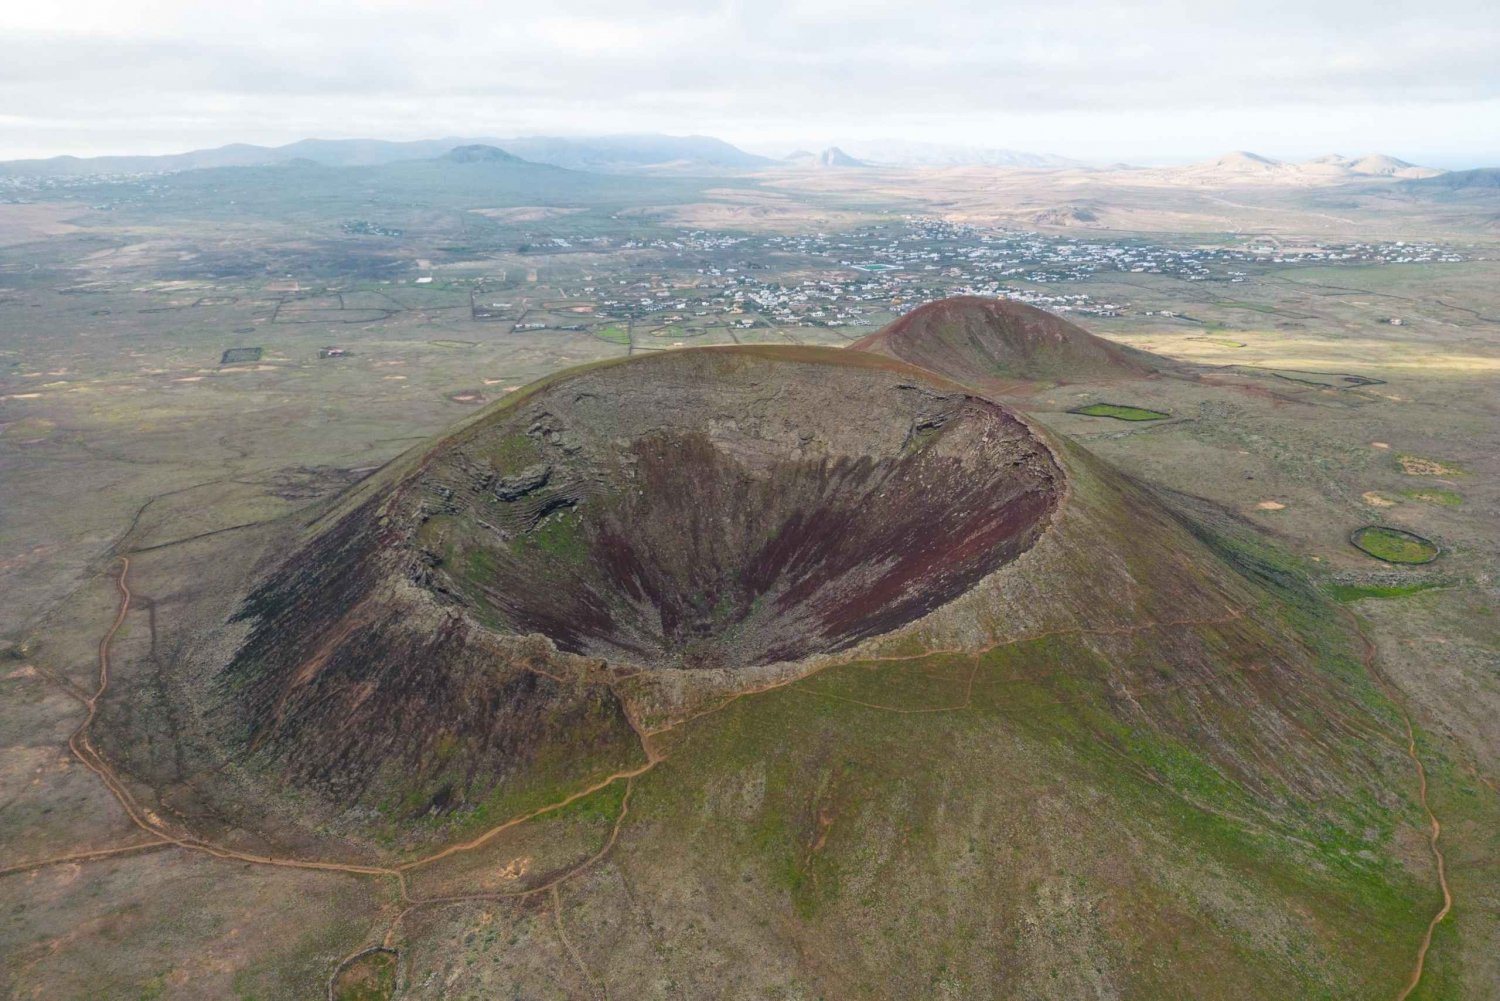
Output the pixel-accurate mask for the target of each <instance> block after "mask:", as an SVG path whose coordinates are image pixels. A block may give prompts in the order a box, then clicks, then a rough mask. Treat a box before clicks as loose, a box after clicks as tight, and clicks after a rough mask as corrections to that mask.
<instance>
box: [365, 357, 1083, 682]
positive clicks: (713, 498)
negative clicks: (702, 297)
mask: <svg viewBox="0 0 1500 1001" xmlns="http://www.w3.org/2000/svg"><path fill="white" fill-rule="evenodd" d="M929 378H930V377H924V376H922V375H920V374H918V373H917V372H916V371H915V370H911V369H909V368H907V367H906V366H903V365H900V364H897V363H893V362H890V361H889V360H887V359H880V358H874V357H870V356H864V355H853V354H850V353H844V352H839V351H835V350H829V349H802V350H789V349H776V350H771V349H763V350H757V349H705V350H695V351H678V352H671V353H666V354H663V355H659V356H655V357H647V358H642V359H637V360H632V361H629V362H625V363H620V364H613V365H608V366H604V367H600V368H596V369H592V370H586V371H583V372H580V373H572V374H565V375H563V376H562V377H560V378H558V379H557V380H555V381H553V382H551V383H548V384H545V385H543V386H541V387H540V388H536V389H533V390H531V391H528V392H527V393H525V394H523V397H522V398H521V399H520V400H519V401H518V402H516V403H513V404H506V405H502V406H501V407H500V408H498V409H497V410H495V411H494V412H492V413H490V414H487V415H484V416H482V417H481V418H479V419H478V420H477V421H476V422H475V423H474V424H472V425H470V426H469V427H467V428H465V429H464V430H462V431H460V432H459V433H457V434H455V435H454V436H452V437H450V438H448V439H446V440H445V441H444V442H443V443H442V444H440V445H439V446H438V447H437V448H436V449H434V450H433V451H431V452H429V453H428V454H427V456H426V457H425V458H424V459H423V460H422V463H421V465H420V467H419V469H418V470H417V471H416V472H415V473H413V474H411V475H409V476H408V477H407V478H406V479H405V480H403V481H401V483H400V484H399V485H398V486H397V491H396V494H395V502H396V506H395V509H394V510H392V509H389V508H388V513H396V514H397V515H398V516H400V517H404V518H405V519H407V521H406V524H408V525H409V526H412V528H411V530H410V531H409V532H408V533H407V535H406V543H405V545H406V547H407V548H408V549H409V550H410V552H409V556H410V558H411V560H412V570H411V576H412V578H413V579H415V580H418V581H421V582H423V583H424V584H425V586H427V587H429V588H431V589H433V590H435V591H438V592H441V593H442V594H443V595H444V596H445V599H447V600H457V601H459V602H461V603H462V604H463V605H465V606H467V608H468V609H469V611H470V613H471V614H472V615H473V616H474V617H475V618H476V619H478V621H480V622H481V623H483V624H485V625H486V626H488V627H490V628H492V629H495V630H497V631H501V632H514V633H541V634H544V635H545V636H547V637H549V638H550V639H551V640H552V641H553V642H554V643H555V644H556V645H557V646H558V647H559V648H560V649H562V650H566V651H569V652H574V653H580V654H588V655H594V656H601V657H606V658H609V659H612V660H620V661H626V662H630V663H635V664H640V665H643V666H657V667H682V668H718V667H729V668H733V667H743V666H748V665H755V664H765V663H772V662H777V661H789V660H799V659H802V658H804V657H807V656H810V655H814V654H820V653H827V652H832V651H836V650H839V649H842V648H845V647H848V646H850V645H852V644H854V643H857V642H858V641H860V640H862V639H865V638H867V637H870V636H874V635H878V634H881V633H885V632H889V631H891V630H893V629H895V628H897V627H899V626H902V625H904V624H906V623H908V622H911V621H913V620H915V619H917V618H919V617H921V616H923V615H926V614H927V613H928V612H931V611H932V610H934V609H935V608H937V607H939V606H940V605H943V604H945V603H947V602H949V601H951V600H953V599H954V598H956V597H958V596H959V595H960V594H962V593H963V592H964V591H966V590H968V589H969V588H971V587H972V586H973V585H974V584H975V583H977V582H978V581H979V580H980V579H981V578H983V577H985V576H986V575H988V574H990V573H991V572H993V571H994V570H996V569H997V568H998V567H1000V566H1001V565H1003V564H1005V563H1006V562H1008V561H1010V560H1013V559H1015V558H1016V557H1017V556H1018V555H1020V554H1021V553H1022V552H1024V551H1025V550H1026V549H1028V548H1029V547H1030V546H1031V545H1032V544H1033V542H1034V541H1035V540H1036V538H1037V536H1038V535H1039V534H1040V533H1041V532H1042V531H1043V530H1044V528H1045V526H1046V524H1047V522H1048V519H1049V515H1050V513H1051V511H1052V509H1053V508H1054V506H1055V505H1056V503H1057V498H1058V496H1059V494H1060V492H1061V489H1062V483H1063V474H1062V471H1061V470H1060V469H1059V468H1058V466H1057V465H1056V463H1055V462H1054V460H1053V457H1052V454H1051V452H1050V451H1049V450H1048V449H1047V448H1046V447H1045V446H1044V445H1043V444H1042V443H1041V442H1040V441H1039V440H1038V439H1037V438H1036V436H1035V435H1033V434H1032V432H1031V431H1030V430H1029V429H1028V428H1027V427H1026V426H1025V425H1024V424H1023V423H1021V421H1019V420H1018V419H1017V418H1016V417H1015V416H1014V415H1012V414H1011V413H1010V412H1009V411H1007V410H1005V409H1004V408H1003V407H1000V406H998V405H996V404H994V403H991V402H988V401H986V400H983V399H979V398H976V397H973V396H971V395H968V394H966V393H964V392H962V391H961V390H958V389H957V388H954V387H952V386H950V385H948V384H945V383H940V382H936V381H929Z"/></svg>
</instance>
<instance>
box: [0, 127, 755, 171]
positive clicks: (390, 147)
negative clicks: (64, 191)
mask: <svg viewBox="0 0 1500 1001" xmlns="http://www.w3.org/2000/svg"><path fill="white" fill-rule="evenodd" d="M471 146H486V147H491V148H496V149H500V150H504V151H506V152H507V153H509V154H511V155H512V156H516V157H519V158H520V159H523V160H530V161H532V162H534V163H545V164H551V165H553V166H557V167H568V168H571V169H574V170H589V171H598V172H605V173H616V172H631V171H638V170H649V169H653V168H668V167H670V168H674V169H679V170H684V171H687V170H692V169H707V170H719V169H737V170H739V169H754V168H757V167H766V166H770V165H771V164H773V163H774V162H775V161H774V160H771V159H769V158H767V157H763V156H755V155H754V154H751V153H746V152H745V151H744V150H742V149H739V148H738V147H735V146H731V145H730V144H729V143H726V142H723V141H722V140H719V139H713V138H711V137H708V136H663V135H616V136H595V137H581V138H559V137H549V136H527V137H523V138H518V139H495V138H478V139H475V138H459V137H448V138H444V139H421V140H416V141H412V142H391V141H387V140H384V139H303V140H300V141H298V142H294V143H289V144H287V145H285V146H253V145H249V144H247V143H234V144H232V145H229V146H220V147H217V148H214V149H200V150H192V151H190V152H187V153H173V154H168V155H165V156H98V157H86V158H83V157H76V156H58V157H52V158H50V159H44V160H11V161H9V162H3V163H0V174H4V175H18V174H19V175H33V176H52V177H62V176H87V175H92V174H153V173H167V172H171V171H181V170H202V169H205V168H210V167H266V166H273V165H276V164H283V163H291V162H293V161H296V160H306V161H311V162H312V163H317V164H321V165H323V166H326V167H375V166H381V165H384V164H391V163H405V162H411V161H417V160H431V159H433V158H435V157H439V156H443V155H445V154H447V153H448V152H449V151H450V150H452V149H455V148H458V147H471Z"/></svg>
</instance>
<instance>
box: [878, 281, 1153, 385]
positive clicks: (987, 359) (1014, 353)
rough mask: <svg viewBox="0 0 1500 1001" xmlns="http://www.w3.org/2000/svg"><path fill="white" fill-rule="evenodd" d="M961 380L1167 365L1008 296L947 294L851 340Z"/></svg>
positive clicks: (1043, 377) (1067, 376)
mask: <svg viewBox="0 0 1500 1001" xmlns="http://www.w3.org/2000/svg"><path fill="white" fill-rule="evenodd" d="M853 349H854V350H856V351H871V352H874V353H876V354H883V355H887V356H889V357H892V358H899V359H900V360H902V361H905V362H908V363H910V364H913V365H917V366H920V367H922V368H925V369H927V370H928V371H930V372H936V373H938V374H939V375H943V376H946V377H948V378H950V379H953V380H954V381H956V382H960V383H964V384H965V385H970V386H978V387H982V388H991V389H1013V388H1015V384H1016V383H1020V382H1054V383H1070V382H1109V381H1114V380H1118V379H1139V378H1143V377H1145V376H1148V375H1151V374H1152V373H1154V372H1156V371H1158V370H1159V369H1161V368H1162V367H1165V365H1166V364H1167V363H1166V362H1165V361H1164V360H1163V359H1160V358H1157V357H1156V356H1154V355H1151V354H1148V353H1146V352H1144V351H1137V350H1135V349H1133V348H1127V347H1123V346H1121V345H1118V344H1112V343H1110V342H1109V341H1106V340H1104V339H1103V338H1102V337H1096V336H1095V335H1093V334H1091V333H1089V332H1088V331H1087V330H1084V329H1083V328H1082V327H1079V326H1077V325H1076V324H1072V323H1069V322H1068V321H1067V320H1064V319H1062V318H1061V317H1058V316H1054V315H1053V314H1051V313H1048V312H1046V311H1045V310H1040V309H1036V308H1034V307H1031V306H1027V305H1024V304H1022V303H1019V302H1013V301H1011V300H1008V299H987V298H984V297H981V296H972V295H966V296H955V297H953V298H951V299H940V300H938V301H937V302H933V303H928V304H927V305H926V306H922V307H920V308H918V309H914V310H912V311H911V312H910V313H907V314H906V315H905V316H903V317H900V318H899V319H897V320H895V321H893V322H891V323H889V324H887V325H886V326H885V327H883V328H881V329H880V330H877V331H876V332H875V333H873V334H871V335H870V336H868V337H866V338H864V339H863V340H861V341H858V342H857V343H855V344H854V345H853Z"/></svg>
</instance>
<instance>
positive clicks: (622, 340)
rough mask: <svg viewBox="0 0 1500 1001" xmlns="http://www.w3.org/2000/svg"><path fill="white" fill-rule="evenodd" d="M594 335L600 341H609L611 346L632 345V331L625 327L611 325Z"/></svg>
mask: <svg viewBox="0 0 1500 1001" xmlns="http://www.w3.org/2000/svg"><path fill="white" fill-rule="evenodd" d="M594 333H595V336H597V337H598V338H599V339H600V340H603V341H609V342H610V343H611V344H629V343H630V331H628V330H626V329H625V328H624V327H619V326H613V325H611V326H608V327H601V328H600V329H599V330H596V331H595V332H594Z"/></svg>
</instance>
